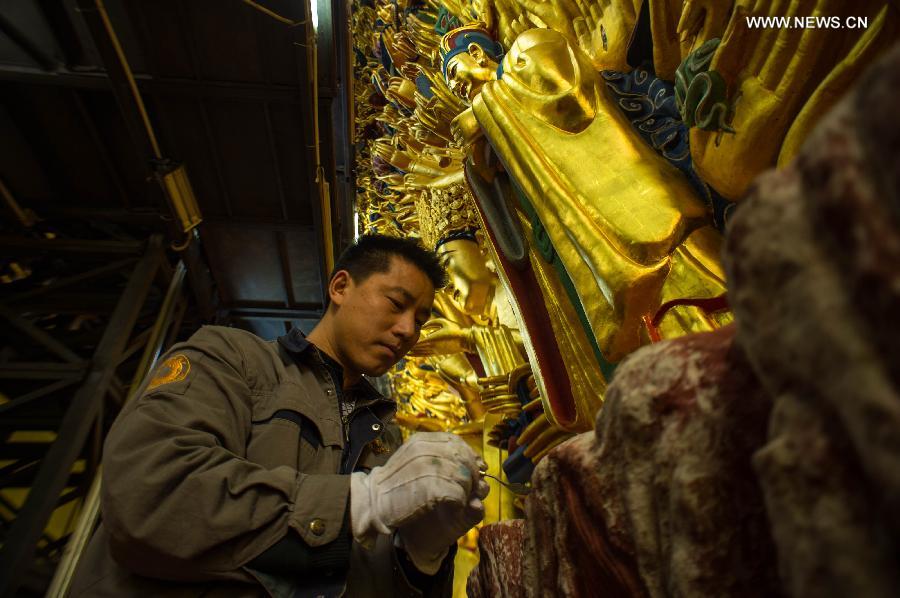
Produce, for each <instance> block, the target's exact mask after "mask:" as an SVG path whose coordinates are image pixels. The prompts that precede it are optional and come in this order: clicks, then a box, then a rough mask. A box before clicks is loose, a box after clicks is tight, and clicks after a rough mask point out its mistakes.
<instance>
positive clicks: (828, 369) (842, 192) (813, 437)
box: [726, 47, 900, 596]
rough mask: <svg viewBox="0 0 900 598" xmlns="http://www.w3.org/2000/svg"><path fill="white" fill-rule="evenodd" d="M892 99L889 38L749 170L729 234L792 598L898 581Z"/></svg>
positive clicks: (897, 73)
mask: <svg viewBox="0 0 900 598" xmlns="http://www.w3.org/2000/svg"><path fill="white" fill-rule="evenodd" d="M898 96H900V47H898V48H895V50H894V51H893V52H892V53H890V54H889V55H888V56H887V57H886V58H885V59H884V60H882V61H881V62H880V63H879V64H878V65H877V66H875V67H874V68H873V69H871V70H870V71H869V72H868V73H867V74H866V76H865V77H864V78H863V80H861V81H860V82H859V84H858V85H857V86H856V88H855V91H854V92H853V93H851V94H849V95H848V97H846V98H845V99H844V100H843V101H842V102H841V103H840V104H839V105H838V106H837V107H836V108H835V110H834V111H832V112H831V113H830V114H829V115H828V117H827V118H826V119H824V120H823V122H822V123H821V124H820V125H819V127H818V128H817V129H816V130H815V131H814V132H813V134H812V135H811V136H810V138H809V139H808V140H807V142H806V144H805V146H804V148H803V150H802V151H801V153H800V155H799V156H798V159H797V160H796V161H795V162H794V163H793V164H791V165H790V166H789V167H787V168H786V169H784V170H782V171H779V172H771V173H768V174H766V175H764V176H761V177H760V178H758V179H757V181H756V182H755V184H754V186H753V188H752V189H751V191H750V193H749V196H748V197H747V198H746V200H745V201H744V202H743V204H742V205H741V207H740V209H739V210H738V211H737V213H736V214H735V216H734V219H733V222H732V226H731V229H730V231H729V235H728V241H727V246H726V269H727V271H728V278H729V297H730V299H731V302H732V305H733V308H734V312H735V315H736V318H737V320H738V326H739V333H738V342H739V343H740V344H741V345H742V346H743V347H745V349H746V351H747V354H748V357H749V359H750V361H751V362H752V364H753V367H754V368H755V370H756V372H757V373H758V374H759V377H760V380H761V382H762V384H763V385H764V386H765V388H766V390H767V391H768V392H769V394H770V395H771V396H772V397H773V399H774V405H775V406H774V415H773V419H772V424H771V428H770V430H769V438H768V442H767V444H766V446H765V447H764V448H762V449H761V450H760V451H759V453H758V455H757V457H756V461H755V465H756V469H757V471H758V474H759V479H760V481H761V484H762V486H763V489H764V492H765V496H766V504H767V508H768V515H769V519H770V522H771V526H772V530H773V534H774V537H775V540H776V542H777V545H778V555H779V568H780V573H781V576H782V578H783V581H784V583H785V585H786V588H787V590H788V593H790V594H791V595H793V596H896V595H897V589H898V588H900V545H898V544H900V334H898V323H897V322H898V314H900V122H898V120H897V119H896V118H893V117H892V115H893V113H894V110H893V108H894V105H895V104H896V98H897V97H898Z"/></svg>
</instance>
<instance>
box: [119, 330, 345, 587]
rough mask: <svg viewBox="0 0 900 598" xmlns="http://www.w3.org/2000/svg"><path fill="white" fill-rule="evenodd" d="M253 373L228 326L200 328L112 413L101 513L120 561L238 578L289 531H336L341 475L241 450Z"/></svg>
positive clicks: (157, 571)
mask: <svg viewBox="0 0 900 598" xmlns="http://www.w3.org/2000/svg"><path fill="white" fill-rule="evenodd" d="M253 375H254V372H253V364H252V363H248V362H247V360H246V358H245V356H244V354H243V353H242V351H241V343H240V342H239V340H237V339H236V337H235V334H234V331H231V334H229V331H228V330H227V329H224V330H223V329H216V328H204V329H201V331H199V332H198V333H196V334H195V335H194V336H193V337H191V339H190V340H189V341H188V342H187V343H183V344H181V345H177V346H176V347H174V348H173V349H172V350H171V351H170V352H169V353H168V354H167V356H166V358H165V359H164V360H162V361H161V365H160V366H159V367H158V368H157V369H156V370H155V371H154V373H153V374H152V375H151V376H149V377H148V381H146V382H145V383H144V387H143V388H142V389H141V391H140V395H139V398H138V399H137V400H136V401H133V402H132V403H131V404H129V405H128V406H127V407H126V408H125V409H124V410H123V412H122V414H121V415H120V416H119V418H118V419H117V420H116V422H115V424H114V425H113V427H112V429H111V430H110V433H109V435H108V437H107V440H106V444H105V447H104V459H103V493H102V509H103V518H104V522H105V524H106V525H107V527H108V529H109V532H110V549H111V551H112V554H113V557H114V558H115V559H116V560H117V561H118V562H119V563H120V564H121V565H123V566H125V567H126V568H128V569H130V570H132V571H133V572H135V573H138V574H140V575H146V576H150V577H156V578H162V579H174V580H185V581H199V580H204V579H215V578H234V577H235V576H236V572H237V571H238V570H239V569H240V568H241V567H243V566H244V565H246V564H247V563H249V562H250V561H252V560H253V559H254V558H256V557H257V556H259V555H260V554H261V553H263V552H264V551H265V550H266V549H268V548H269V547H271V546H273V545H274V544H275V543H276V542H278V541H279V540H281V539H283V538H284V537H285V536H286V535H287V534H288V531H289V530H294V531H295V532H296V533H297V534H298V535H299V536H300V538H301V539H303V541H304V542H305V543H306V544H308V545H309V546H324V545H325V544H328V543H331V542H333V541H334V540H335V539H336V538H337V537H338V535H339V534H340V533H341V529H342V527H343V526H342V523H343V521H344V519H345V511H346V505H347V501H348V497H349V491H350V489H349V478H348V477H347V476H342V475H337V474H334V475H332V474H303V473H299V472H298V471H297V470H295V469H294V468H291V467H287V466H280V467H275V468H272V469H267V468H265V467H263V466H261V465H258V464H256V463H252V462H250V461H248V460H247V459H246V458H245V454H244V453H245V447H246V444H247V441H248V439H249V437H250V434H251V430H252V426H251V422H252V403H251V389H250V385H249V384H248V380H249V379H252V377H253ZM323 497H328V500H323ZM315 519H318V520H321V521H319V524H318V527H317V526H312V525H310V524H311V522H312V521H313V520H315ZM322 523H324V524H325V525H324V529H325V532H324V533H322V529H321V528H322V526H321V524H322ZM311 530H315V531H317V532H319V533H318V534H316V533H313V532H312V531H311Z"/></svg>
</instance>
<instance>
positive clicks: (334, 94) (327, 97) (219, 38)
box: [0, 0, 353, 338]
mask: <svg viewBox="0 0 900 598" xmlns="http://www.w3.org/2000/svg"><path fill="white" fill-rule="evenodd" d="M313 1H316V0H313ZM99 4H102V6H103V7H105V9H106V11H107V13H108V15H109V21H110V22H111V24H112V27H113V29H114V30H115V33H116V35H117V37H118V38H119V40H120V43H121V48H122V50H123V53H124V55H125V56H126V58H127V62H128V64H129V65H130V68H131V70H132V71H133V73H134V80H135V82H136V85H137V88H138V89H139V90H140V95H141V97H142V99H143V102H144V104H145V106H146V112H147V114H148V117H149V121H150V123H151V127H152V130H153V133H154V135H155V137H156V139H157V141H158V146H159V148H160V153H161V154H162V156H163V157H164V158H166V159H170V160H174V161H176V162H180V163H183V164H184V165H185V167H186V169H187V172H188V176H189V178H190V181H191V184H192V187H193V189H194V192H195V195H196V197H197V200H198V203H199V206H200V210H201V213H202V216H203V224H202V225H201V226H200V228H199V240H198V241H196V244H197V245H198V246H199V247H200V248H202V251H196V248H194V249H195V251H196V255H195V256H194V257H195V259H197V260H199V262H197V263H193V264H192V263H189V268H188V269H189V279H190V282H191V284H192V285H193V286H195V287H202V286H204V285H209V287H210V288H207V289H203V288H195V289H194V290H195V293H196V295H197V297H198V309H199V310H200V313H201V314H202V317H201V318H200V319H201V320H202V321H206V322H217V323H226V324H232V325H237V326H242V327H245V328H248V329H250V330H252V331H254V332H257V333H259V334H261V335H262V336H265V337H269V338H271V337H273V336H276V335H278V334H280V333H283V332H284V330H285V329H286V328H287V327H289V326H290V325H291V324H297V325H300V326H301V327H304V328H307V327H309V325H311V323H312V322H313V321H315V319H316V318H317V317H318V315H319V314H320V313H321V311H322V309H323V284H322V281H323V277H324V276H325V272H324V259H323V251H324V247H323V234H322V233H323V231H322V230H321V221H322V211H321V205H320V202H319V198H318V191H317V186H316V181H315V166H316V152H315V143H316V137H315V132H314V126H313V114H314V110H315V108H314V107H315V106H316V104H317V105H318V114H319V127H320V136H319V138H320V140H321V147H320V152H319V155H320V156H321V164H322V167H323V168H324V174H325V179H326V180H327V181H328V182H329V183H330V189H331V191H332V194H331V195H332V202H333V206H334V207H333V214H334V216H333V225H334V226H333V229H334V230H333V238H334V242H333V243H334V245H333V250H334V251H335V252H338V251H340V249H341V248H342V247H343V246H344V245H346V244H347V243H348V242H349V241H350V240H351V239H352V237H353V230H352V209H351V203H352V199H353V197H352V196H353V186H352V184H351V182H350V169H349V164H350V163H351V160H352V155H351V152H352V150H351V144H350V133H349V131H350V128H349V126H348V118H349V117H348V114H349V113H350V110H349V106H348V104H347V101H348V96H347V94H346V93H345V91H346V90H345V84H346V82H347V81H349V77H347V76H345V73H349V65H348V63H347V60H348V57H347V54H348V53H347V52H346V51H345V50H344V49H345V48H347V47H348V43H347V36H348V31H347V30H346V23H347V19H348V8H347V6H346V4H345V3H341V2H338V3H332V2H330V1H327V0H318V5H319V6H318V11H319V17H320V19H319V27H318V36H317V45H318V55H317V57H316V58H317V61H316V62H314V60H315V59H314V55H313V54H312V53H311V51H310V47H309V45H310V44H309V43H308V40H307V27H306V23H307V22H308V21H309V19H310V16H309V15H308V14H307V11H308V9H307V6H308V4H307V2H306V0H264V1H263V0H260V1H259V2H245V1H242V0H153V1H149V0H105V1H103V2H102V3H99ZM254 4H255V6H254ZM97 5H98V2H97V1H96V0H63V1H60V0H37V1H34V2H21V1H19V0H0V181H2V182H3V183H5V186H6V188H7V189H8V191H9V194H10V195H11V197H12V198H13V199H14V201H15V202H16V203H17V204H18V205H19V206H21V208H23V209H30V210H32V211H33V212H34V213H35V214H36V215H37V216H38V217H39V218H41V219H43V223H44V224H43V226H45V227H47V226H55V227H57V229H58V230H59V234H62V235H65V234H67V233H66V231H67V229H68V227H70V226H71V225H72V224H73V223H74V222H76V221H77V222H87V223H89V225H90V226H91V227H93V228H95V229H97V228H99V229H106V230H111V229H112V230H114V231H115V234H116V235H118V236H119V237H120V238H121V237H122V236H123V235H124V236H130V237H132V238H138V239H140V238H141V237H142V236H144V235H147V234H148V233H149V232H153V231H158V232H162V233H164V234H166V235H168V236H169V237H170V239H169V240H170V241H171V242H172V243H173V244H176V245H177V244H178V243H180V242H181V240H182V239H179V238H177V236H178V235H177V231H176V232H174V233H173V227H172V226H170V221H171V219H172V213H171V210H170V208H169V207H168V205H167V203H166V201H165V197H164V195H163V193H162V192H161V188H160V185H159V184H158V182H157V181H156V180H155V179H154V177H153V176H152V172H153V167H152V164H151V162H152V159H153V158H154V155H153V150H152V142H151V141H150V140H149V139H148V134H147V131H146V127H145V126H143V122H142V120H141V115H140V111H139V109H138V107H137V103H136V102H134V101H133V95H132V94H130V91H129V89H128V87H127V79H126V77H124V75H123V72H122V69H121V67H120V64H119V60H117V58H118V56H117V54H116V53H115V48H114V44H112V43H110V39H109V36H108V35H107V33H106V31H105V30H104V28H103V22H102V18H101V17H102V15H101V14H100V13H99V12H98V10H97ZM288 22H291V23H293V24H288ZM314 64H315V67H316V68H315V69H313V68H312V67H313V65H314ZM314 71H317V74H318V79H317V80H318V89H317V90H314V89H313V86H312V85H311V84H310V82H311V80H312V77H311V73H312V72H314ZM316 93H317V94H318V95H317V97H315V96H316ZM316 100H317V101H316ZM6 223H7V224H6V225H5V226H4V229H3V231H2V234H4V235H7V236H12V237H15V236H16V235H19V234H22V233H23V231H21V230H16V227H15V225H14V223H13V222H12V221H11V220H10V219H6ZM24 232H25V234H27V231H24ZM192 265H193V270H194V272H193V275H190V274H191V266H192ZM207 268H208V270H209V273H210V276H207V277H205V278H204V277H203V276H200V275H199V273H198V272H197V271H198V270H203V269H207Z"/></svg>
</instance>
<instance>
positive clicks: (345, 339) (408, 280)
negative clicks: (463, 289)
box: [329, 256, 434, 376]
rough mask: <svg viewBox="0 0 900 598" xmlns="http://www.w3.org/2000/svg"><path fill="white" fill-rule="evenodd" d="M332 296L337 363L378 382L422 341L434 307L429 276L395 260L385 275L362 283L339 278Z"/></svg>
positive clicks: (334, 285) (351, 371)
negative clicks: (421, 332)
mask: <svg viewBox="0 0 900 598" xmlns="http://www.w3.org/2000/svg"><path fill="white" fill-rule="evenodd" d="M329 293H330V296H331V301H332V303H334V304H335V307H336V308H337V311H336V312H335V319H334V336H335V343H336V344H337V346H336V347H335V350H336V351H337V352H339V353H340V355H338V356H336V357H338V358H339V359H340V360H341V363H343V365H344V367H345V368H346V369H347V370H348V372H347V373H348V374H351V375H352V374H354V373H355V374H366V375H369V376H380V375H382V374H384V373H385V372H387V371H388V370H389V369H390V368H391V366H393V365H394V364H395V363H397V362H398V361H400V359H401V358H402V357H403V356H404V355H406V354H407V353H408V352H409V350H410V349H412V348H413V346H414V345H415V344H416V342H417V341H418V340H419V331H420V330H421V328H422V325H423V324H424V323H425V322H426V321H427V320H428V318H429V317H430V316H431V305H432V303H433V302H434V286H433V285H432V284H431V280H429V278H428V276H427V275H426V274H425V273H424V272H422V271H421V270H420V269H419V268H418V267H416V266H415V265H413V264H412V263H410V262H408V261H407V260H405V259H403V258H400V257H397V256H393V257H391V262H390V268H388V270H387V271H386V272H376V273H375V274H372V275H370V276H369V277H368V278H365V279H364V280H363V281H362V282H359V283H357V282H356V281H354V280H353V279H352V278H351V277H350V276H349V274H347V273H346V272H343V273H341V272H339V273H338V274H336V275H335V277H334V279H333V281H332V284H331V286H330V287H329Z"/></svg>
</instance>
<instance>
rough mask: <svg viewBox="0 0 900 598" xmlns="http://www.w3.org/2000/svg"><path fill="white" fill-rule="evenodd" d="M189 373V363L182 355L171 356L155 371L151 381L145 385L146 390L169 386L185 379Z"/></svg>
mask: <svg viewBox="0 0 900 598" xmlns="http://www.w3.org/2000/svg"><path fill="white" fill-rule="evenodd" d="M190 371H191V362H190V361H189V360H188V358H187V357H186V356H184V355H182V354H180V353H179V354H178V355H173V356H172V357H170V358H168V359H167V360H165V361H164V362H163V363H162V365H160V366H159V367H158V368H157V369H156V373H155V374H154V375H153V379H152V380H150V384H148V385H147V390H153V389H154V388H158V387H160V386H162V385H163V384H171V383H172V382H180V381H181V380H184V379H185V378H187V375H188V372H190Z"/></svg>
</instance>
